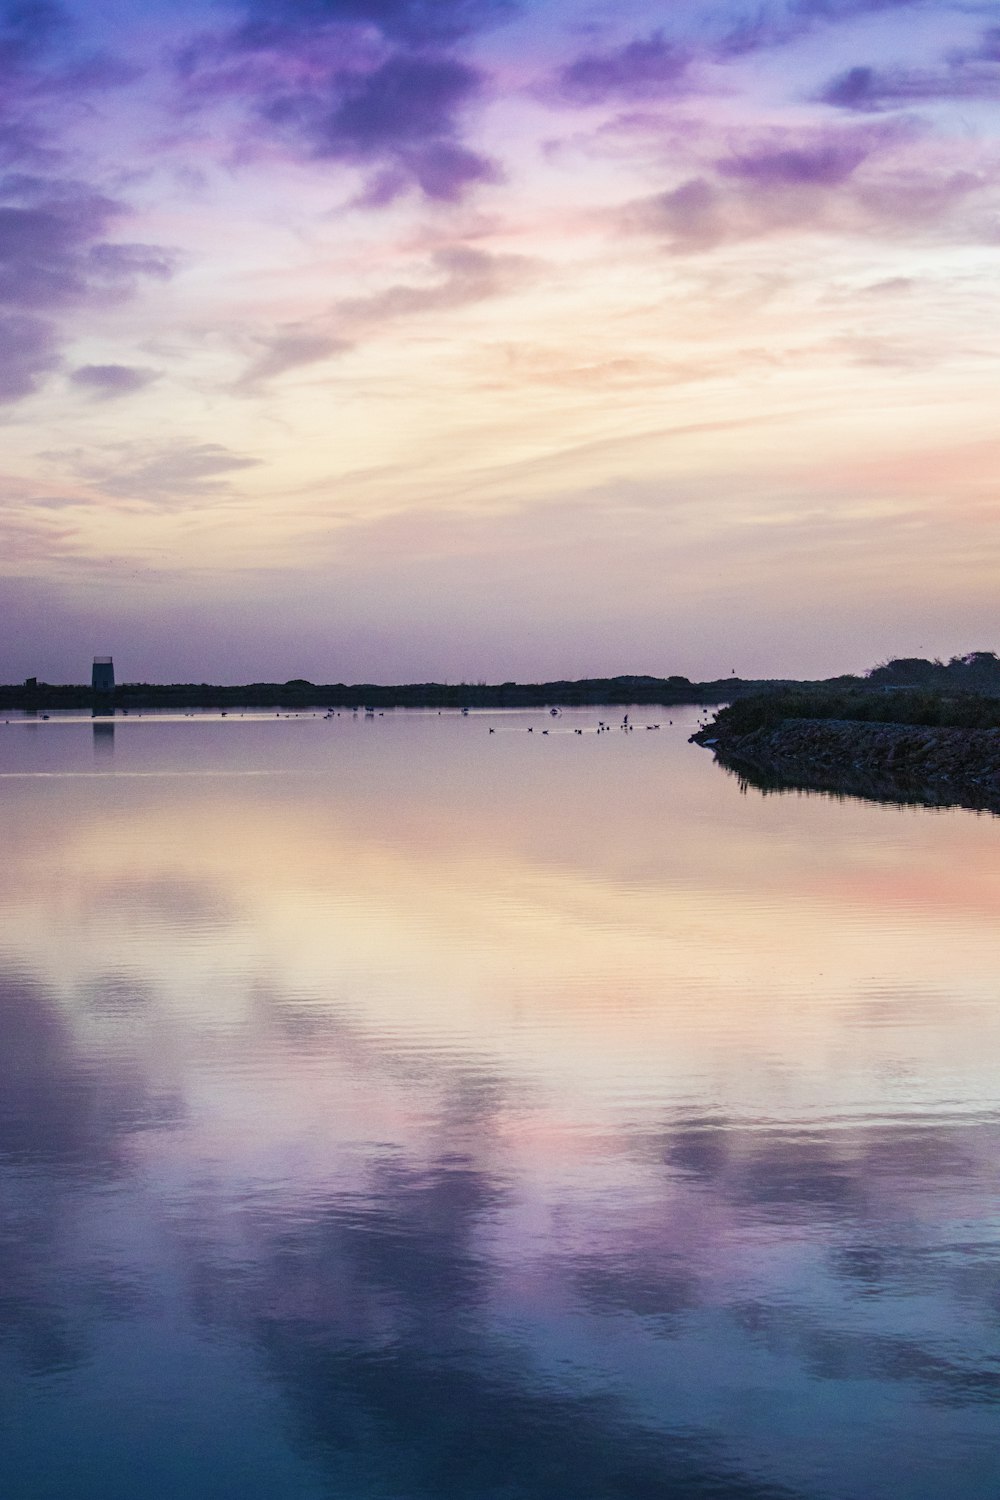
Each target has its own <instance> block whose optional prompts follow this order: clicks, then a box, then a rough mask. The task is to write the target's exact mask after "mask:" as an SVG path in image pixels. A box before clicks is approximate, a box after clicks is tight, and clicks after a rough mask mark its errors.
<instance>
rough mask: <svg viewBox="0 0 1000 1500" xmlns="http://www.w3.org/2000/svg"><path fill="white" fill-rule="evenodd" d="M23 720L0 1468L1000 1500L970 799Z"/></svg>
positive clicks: (13, 887) (122, 1492) (391, 724)
mask: <svg viewBox="0 0 1000 1500" xmlns="http://www.w3.org/2000/svg"><path fill="white" fill-rule="evenodd" d="M621 712H622V711H621V710H615V711H613V712H612V713H608V714H605V715H604V717H606V718H610V719H613V721H614V722H615V723H617V721H618V720H619V719H620V717H621ZM11 717H12V722H10V723H8V724H3V723H0V788H2V803H0V838H2V847H3V860H2V862H0V908H2V913H0V916H2V919H0V1392H2V1395H0V1494H2V1495H3V1496H4V1500H66V1497H68V1496H72V1500H135V1497H136V1496H140V1495H141V1496H142V1497H143V1500H168V1497H169V1500H175V1497H178V1496H184V1497H185V1500H202V1497H205V1500H208V1497H211V1500H224V1497H225V1500H228V1497H232V1500H245V1497H247V1496H251V1495H252V1496H253V1497H255V1500H319V1497H334V1496H335V1497H338V1500H375V1497H378V1500H445V1497H447V1500H653V1497H656V1500H663V1497H667V1496H670V1497H677V1500H699V1497H709V1496H711V1497H713V1500H763V1497H773V1500H777V1497H782V1500H794V1497H799V1500H820V1497H823V1500H944V1497H946V1496H947V1497H949V1500H952V1497H953V1500H996V1497H997V1495H998V1493H1000V1459H998V1456H997V1442H996V1434H997V1430H998V1428H997V1422H998V1416H1000V1211H998V1196H997V1188H998V1181H997V1161H998V1159H1000V1105H998V1089H997V1081H996V1074H997V1069H996V1057H997V1053H998V1044H1000V1005H998V994H997V984H998V979H997V976H998V973H1000V937H998V933H1000V924H998V916H1000V821H998V820H996V819H994V818H992V817H990V816H987V815H976V814H975V813H972V812H966V811H962V810H951V811H942V810H927V809H917V808H906V809H901V808H896V807H891V806H878V805H865V804H862V803H860V802H847V803H844V802H837V801H835V800H833V799H830V798H828V797H822V796H785V797H764V796H761V795H760V794H759V793H758V792H756V791H754V790H753V789H752V788H751V789H748V788H746V787H745V786H744V787H743V788H742V789H741V787H740V786H739V784H738V782H737V781H736V779H735V778H732V777H729V776H726V775H725V774H723V773H722V772H721V771H720V769H719V768H718V767H717V766H715V765H714V764H713V762H712V758H711V756H710V755H709V754H708V753H706V751H705V750H703V749H700V748H699V747H697V746H695V745H689V744H688V743H687V740H688V736H689V735H690V733H691V732H692V730H693V729H694V728H695V726H696V723H697V722H698V715H697V713H696V711H695V710H676V709H675V710H669V711H664V710H653V711H650V710H637V711H636V713H635V714H634V717H635V719H636V722H637V724H638V725H640V726H642V725H644V724H645V723H646V722H647V721H648V722H656V721H659V722H660V723H661V724H662V728H661V729H659V730H656V731H648V730H645V729H644V728H642V727H639V728H637V729H636V731H635V732H634V733H631V734H625V733H622V732H621V731H620V730H618V729H617V728H616V729H614V730H613V731H612V732H611V733H609V734H602V735H597V734H595V733H592V732H591V730H592V728H593V726H594V725H595V724H596V721H597V718H598V717H599V715H598V713H597V712H596V711H595V710H593V709H588V710H582V711H580V712H579V713H571V712H565V713H563V715H562V716H561V717H559V718H558V719H550V718H549V717H548V716H547V715H543V714H538V713H531V714H513V713H512V714H498V713H493V714H483V715H476V714H471V715H469V716H468V717H461V716H457V715H455V716H451V715H443V716H438V715H437V714H433V713H431V714H409V713H401V712H398V713H386V714H385V715H384V716H381V717H375V718H372V719H367V720H366V719H364V718H363V717H360V718H357V719H354V718H352V717H351V716H350V715H349V714H346V715H342V716H341V717H337V718H333V719H329V720H325V719H323V718H319V717H317V718H298V719H296V718H285V717H275V716H274V715H270V716H267V717H259V718H253V717H251V716H247V717H245V718H239V717H234V716H232V715H231V716H229V717H228V718H226V719H221V718H219V717H218V716H204V717H199V718H195V719H191V718H181V717H177V718H175V719H171V720H155V719H153V718H150V717H148V716H146V717H143V718H142V719H137V718H135V717H130V718H129V719H128V720H125V721H123V720H121V719H118V720H117V721H116V722H115V723H114V725H112V724H110V723H108V722H102V721H100V720H95V721H93V723H91V721H89V720H80V721H77V722H63V721H61V720H60V719H59V718H58V716H55V715H53V717H52V718H51V719H49V720H47V721H36V722H33V723H30V724H28V723H25V722H20V721H13V720H14V716H11ZM670 718H672V719H673V724H672V725H671V724H670V723H668V719H670ZM491 725H492V726H493V727H494V728H495V731H496V732H495V733H494V734H492V735H490V734H489V733H488V728H489V726H491ZM529 726H531V728H532V733H531V734H530V735H529V734H528V733H527V729H528V727H529ZM577 728H580V729H584V730H586V731H587V732H585V733H583V734H579V735H578V734H576V733H575V732H574V731H575V730H576V729H577ZM543 730H548V731H549V732H548V734H547V735H543V733H542V731H543Z"/></svg>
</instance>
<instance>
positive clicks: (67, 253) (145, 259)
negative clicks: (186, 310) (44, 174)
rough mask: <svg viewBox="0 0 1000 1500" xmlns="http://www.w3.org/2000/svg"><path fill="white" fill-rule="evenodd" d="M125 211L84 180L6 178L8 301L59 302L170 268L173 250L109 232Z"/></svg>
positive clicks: (1, 247) (3, 283)
mask: <svg viewBox="0 0 1000 1500" xmlns="http://www.w3.org/2000/svg"><path fill="white" fill-rule="evenodd" d="M123 212H124V210H123V208H122V205H121V204H118V203H115V202H113V201H112V200H111V199H110V198H106V197H105V196H104V195H103V194H101V193H98V192H95V191H94V190H93V189H92V188H90V187H88V186H87V185H86V184H84V183H79V182H64V181H58V180H53V179H45V178H38V177H25V176H19V177H8V178H6V179H4V180H2V181H0V305H3V306H7V307H44V308H52V307H55V306H62V305H66V304H67V303H75V302H80V301H85V300H90V299H99V298H100V297H102V296H105V295H107V294H109V293H114V292H122V291H129V290H131V289H132V287H133V286H134V284H135V282H136V281H137V280H138V279H139V278H140V277H144V276H155V277H158V278H161V279H162V278H164V277H166V276H167V275H169V272H170V258H169V256H168V255H167V253H166V252H165V251H163V250H160V249H157V248H156V247H155V246H151V245H130V244H116V243H113V242H111V241H108V240H106V239H104V238H103V236H104V235H105V234H106V233H107V231H108V230H109V229H110V228H111V226H112V225H113V223H114V221H115V220H116V219H117V218H119V217H120V216H121V214H122V213H123Z"/></svg>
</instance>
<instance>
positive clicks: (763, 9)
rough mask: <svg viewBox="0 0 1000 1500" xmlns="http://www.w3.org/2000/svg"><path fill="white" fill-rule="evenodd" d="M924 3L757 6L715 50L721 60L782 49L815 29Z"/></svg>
mask: <svg viewBox="0 0 1000 1500" xmlns="http://www.w3.org/2000/svg"><path fill="white" fill-rule="evenodd" d="M923 3H924V0H789V3H782V0H778V3H776V4H771V5H758V6H755V7H754V8H753V10H752V11H750V12H748V13H747V14H745V15H741V16H739V17H738V18H737V20H736V21H735V23H734V24H733V25H732V26H731V27H730V28H729V29H728V30H727V32H726V34H725V36H724V37H723V39H722V41H721V43H720V44H719V47H718V49H717V50H718V52H719V53H720V55H721V56H723V57H740V56H743V55H745V54H746V53H749V52H759V51H763V50H765V49H767V48H770V47H783V46H786V45H787V43H789V42H792V41H794V40H795V39H796V38H797V37H800V36H802V35H803V34H804V33H805V32H808V31H811V30H812V29H813V28H814V27H816V26H823V25H827V26H830V25H836V24H837V23H838V22H843V21H851V20H854V19H855V18H856V17H859V16H867V15H877V14H879V13H880V12H882V11H888V10H903V9H909V8H914V7H918V6H920V5H922V4H923Z"/></svg>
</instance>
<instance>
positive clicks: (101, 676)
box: [90, 656, 115, 693]
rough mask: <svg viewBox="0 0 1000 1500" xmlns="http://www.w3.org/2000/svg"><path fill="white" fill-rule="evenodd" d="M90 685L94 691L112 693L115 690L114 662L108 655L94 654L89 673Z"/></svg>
mask: <svg viewBox="0 0 1000 1500" xmlns="http://www.w3.org/2000/svg"><path fill="white" fill-rule="evenodd" d="M90 686H91V687H92V688H93V690H94V692H95V693H113V692H114V690H115V664H114V661H113V660H112V659H111V657H110V656H95V657H94V668H93V671H92V672H91V674H90Z"/></svg>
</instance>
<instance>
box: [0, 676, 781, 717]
mask: <svg viewBox="0 0 1000 1500" xmlns="http://www.w3.org/2000/svg"><path fill="white" fill-rule="evenodd" d="M780 685H781V684H779V683H772V682H769V681H748V680H746V679H744V678H737V677H729V678H724V679H720V680H718V681H715V682H691V681H690V680H689V679H688V678H687V677H678V676H672V677H648V676H620V677H585V678H580V679H578V680H576V681H556V682H526V683H518V682H502V683H481V682H480V683H468V682H462V683H442V682H419V683H403V684H397V685H395V686H386V685H383V684H378V683H371V682H362V683H351V684H347V683H342V682H338V683H325V684H324V683H313V682H307V681H306V680H305V679H304V678H295V679H293V680H292V681H290V682H284V683H278V682H252V683H245V684H243V685H241V686H222V685H219V684H213V683H205V682H202V683H190V682H188V683H145V682H143V683H123V684H121V685H120V686H118V687H116V688H115V691H114V693H113V694H97V693H95V692H94V691H93V690H92V689H91V688H89V687H87V686H85V685H81V684H62V685H59V684H51V683H43V682H39V683H36V684H34V685H31V686H29V685H26V684H18V685H13V684H10V685H7V686H0V710H4V709H22V710H25V711H27V712H31V711H33V710H35V709H38V710H43V709H45V710H51V709H60V708H71V709H72V708H76V709H80V708H83V709H87V708H89V709H93V710H95V711H97V712H102V711H103V712H106V713H111V712H113V711H115V710H118V709H126V708H127V709H133V708H175V709H182V708H188V709H190V708H226V709H228V708H297V709H303V708H337V709H344V708H347V709H358V710H359V711H360V710H363V709H365V708H375V709H386V708H442V709H444V708H448V709H458V710H460V709H463V708H470V709H471V708H549V707H554V708H579V707H590V706H597V705H602V704H603V705H607V704H611V705H614V704H630V703H635V704H648V705H650V706H654V705H656V706H669V705H671V704H680V703H702V704H710V705H717V704H720V703H725V702H728V701H729V700H730V699H732V698H733V697H736V696H739V695H741V694H744V693H754V692H761V691H764V690H766V689H769V688H774V687H778V686H780Z"/></svg>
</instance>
